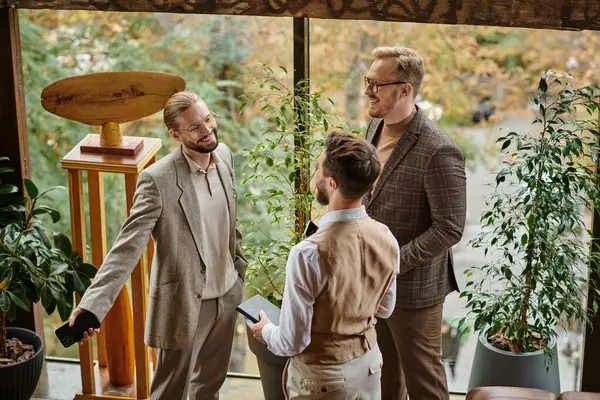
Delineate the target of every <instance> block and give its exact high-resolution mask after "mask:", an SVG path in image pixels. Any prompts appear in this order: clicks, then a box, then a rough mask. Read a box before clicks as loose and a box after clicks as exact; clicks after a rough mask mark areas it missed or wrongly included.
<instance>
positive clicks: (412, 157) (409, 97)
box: [363, 47, 466, 400]
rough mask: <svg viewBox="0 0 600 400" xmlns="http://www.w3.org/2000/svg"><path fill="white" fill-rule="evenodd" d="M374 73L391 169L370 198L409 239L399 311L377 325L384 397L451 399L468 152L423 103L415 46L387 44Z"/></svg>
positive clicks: (377, 141)
mask: <svg viewBox="0 0 600 400" xmlns="http://www.w3.org/2000/svg"><path fill="white" fill-rule="evenodd" d="M373 55H374V56H375V58H376V59H375V61H374V62H373V64H372V65H371V68H370V69H369V72H368V73H367V75H366V76H365V85H366V90H365V95H366V96H367V97H368V98H369V115H370V116H371V117H373V119H372V120H371V121H370V123H369V126H368V129H367V136H366V139H367V141H369V142H371V143H373V144H374V145H375V146H376V148H377V153H378V155H379V159H380V161H381V164H382V165H383V167H382V171H381V174H380V176H379V179H378V180H377V182H376V184H375V186H374V188H373V190H372V191H371V192H370V193H368V194H367V195H366V196H365V198H364V200H363V202H364V204H365V206H366V208H367V213H368V215H370V216H371V217H372V218H374V219H375V220H377V221H379V222H382V223H384V224H385V225H387V226H388V227H389V229H390V231H391V232H392V233H393V234H394V236H395V237H396V240H398V244H399V245H400V274H399V276H398V278H397V297H396V309H395V311H394V312H393V314H392V315H391V316H390V317H389V318H388V319H385V320H383V319H382V320H379V321H378V323H377V325H376V328H377V335H378V342H379V346H380V348H381V351H382V353H383V361H384V366H383V374H382V389H383V393H382V398H383V399H385V400H394V399H406V395H407V392H408V396H409V397H410V399H411V400H425V399H427V400H430V399H448V398H449V395H448V384H447V381H446V373H445V370H444V365H443V364H442V361H441V358H440V353H441V323H442V309H443V305H444V299H445V297H446V295H448V294H449V293H450V292H452V291H454V290H458V285H457V282H456V278H455V276H454V266H453V260H452V246H453V245H455V244H456V243H458V242H459V241H460V239H461V237H462V233H463V229H464V224H465V215H466V176H465V161H464V156H463V154H462V152H461V150H460V149H459V148H458V146H457V145H456V144H455V143H454V142H453V141H452V140H451V139H450V138H449V137H448V136H447V135H446V134H444V133H443V132H442V131H441V130H440V128H439V127H438V126H437V125H436V124H435V123H434V122H433V121H432V120H430V119H429V118H427V117H426V116H425V115H424V114H423V111H422V110H421V109H420V108H419V107H418V106H416V105H415V97H416V95H417V93H418V91H419V88H420V86H421V83H422V81H423V75H424V73H425V71H424V67H423V60H422V58H421V57H420V56H419V55H418V54H417V53H416V52H415V51H414V50H412V49H408V48H404V47H380V48H377V49H375V50H374V51H373Z"/></svg>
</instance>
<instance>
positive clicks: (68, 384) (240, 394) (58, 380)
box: [32, 361, 465, 400]
mask: <svg viewBox="0 0 600 400" xmlns="http://www.w3.org/2000/svg"><path fill="white" fill-rule="evenodd" d="M102 371H103V372H102V373H100V372H99V371H98V368H96V390H97V391H98V393H103V394H106V395H112V396H131V395H133V394H134V392H135V386H134V385H132V386H131V387H119V388H117V387H113V386H111V385H110V382H108V374H107V373H106V372H105V371H106V369H105V368H102ZM80 390H81V376H80V373H79V364H76V363H67V362H56V361H46V363H44V369H43V371H42V377H41V379H40V382H39V384H38V387H37V389H36V391H35V393H34V395H33V398H32V400H73V398H74V397H75V395H76V394H77V393H78V392H79V391H80ZM464 398H465V397H464V396H451V399H452V400H459V399H464ZM240 399H243V400H264V397H263V394H262V389H261V386H260V380H258V379H244V378H227V380H226V381H225V384H224V385H223V387H222V388H221V392H220V400H240Z"/></svg>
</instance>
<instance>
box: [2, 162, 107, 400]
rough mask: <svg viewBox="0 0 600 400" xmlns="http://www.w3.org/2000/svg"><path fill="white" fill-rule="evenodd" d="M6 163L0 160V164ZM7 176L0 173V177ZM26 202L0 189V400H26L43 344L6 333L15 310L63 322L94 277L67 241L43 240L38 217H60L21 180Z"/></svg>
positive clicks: (12, 190) (16, 331) (58, 236)
mask: <svg viewBox="0 0 600 400" xmlns="http://www.w3.org/2000/svg"><path fill="white" fill-rule="evenodd" d="M4 161H8V158H6V157H0V162H4ZM7 172H12V169H11V168H9V167H0V173H7ZM24 185H25V188H26V191H27V196H22V195H19V193H18V191H19V189H18V188H17V187H16V186H14V185H10V184H0V398H2V399H11V400H21V399H23V400H26V399H29V398H30V397H31V396H32V394H33V392H34V391H35V387H36V386H37V383H38V380H39V378H40V374H41V370H42V364H43V362H44V344H43V341H42V338H41V337H40V336H38V335H37V334H36V333H35V332H32V331H30V330H27V329H22V328H7V327H6V321H7V320H8V321H12V320H13V319H14V318H15V316H16V312H17V308H21V309H23V310H27V311H29V310H30V309H31V307H32V305H33V304H34V303H37V302H38V301H40V300H41V301H42V305H43V307H44V309H45V310H46V312H48V314H51V313H53V312H54V311H55V310H58V313H59V315H60V317H61V319H62V320H63V321H66V320H67V319H68V318H69V315H70V314H71V311H72V309H73V293H74V292H75V291H76V292H77V293H78V294H79V295H83V293H84V292H85V290H86V289H87V287H88V286H89V285H90V283H91V281H90V279H91V278H93V277H94V275H95V274H96V268H95V267H94V266H93V265H91V264H86V263H83V262H82V258H81V256H80V255H79V254H77V253H76V252H74V251H73V250H72V248H71V241H70V240H69V239H68V238H67V236H65V235H64V234H62V233H60V232H54V234H53V236H52V240H50V238H49V237H48V236H47V235H46V233H45V231H44V226H43V224H42V221H41V220H40V217H41V216H43V215H47V216H50V218H51V219H52V222H53V223H56V222H57V221H58V220H59V219H60V214H59V213H58V212H57V211H56V210H54V209H52V208H51V207H49V206H47V205H44V204H40V202H41V201H42V200H43V199H44V198H45V197H46V196H47V195H48V193H49V192H51V191H52V190H55V189H56V188H52V189H49V190H47V191H45V192H41V193H40V191H39V190H38V188H37V187H36V185H35V184H34V183H33V182H32V181H31V180H29V179H25V180H24Z"/></svg>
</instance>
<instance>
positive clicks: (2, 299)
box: [0, 292, 10, 314]
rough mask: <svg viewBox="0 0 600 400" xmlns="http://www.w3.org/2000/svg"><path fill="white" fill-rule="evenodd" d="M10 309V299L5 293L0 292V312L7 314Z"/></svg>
mask: <svg viewBox="0 0 600 400" xmlns="http://www.w3.org/2000/svg"><path fill="white" fill-rule="evenodd" d="M9 307H10V299H9V297H8V294H7V293H6V292H0V310H2V312H3V313H5V314H6V313H7V312H8V309H9Z"/></svg>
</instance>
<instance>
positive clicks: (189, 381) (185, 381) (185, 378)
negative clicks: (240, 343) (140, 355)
mask: <svg viewBox="0 0 600 400" xmlns="http://www.w3.org/2000/svg"><path fill="white" fill-rule="evenodd" d="M242 294H243V283H242V281H241V279H238V280H237V281H236V283H235V284H234V285H233V287H232V288H231V289H230V290H229V291H228V292H227V293H226V294H225V295H223V296H222V297H219V298H216V299H210V300H202V305H201V307H200V317H199V318H198V325H197V326H196V334H195V336H194V340H193V343H192V345H191V346H190V347H188V348H187V349H183V350H169V349H157V355H156V370H155V371H154V378H153V379H152V386H151V388H150V399H151V400H187V399H188V395H189V399H190V400H213V399H215V400H217V399H218V398H219V389H220V388H221V386H222V385H223V382H224V381H225V377H226V376H227V367H228V365H229V357H230V356H231V346H232V344H233V333H234V329H235V320H236V311H235V307H236V306H238V305H239V304H240V302H241V300H242ZM173 312H177V310H173Z"/></svg>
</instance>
